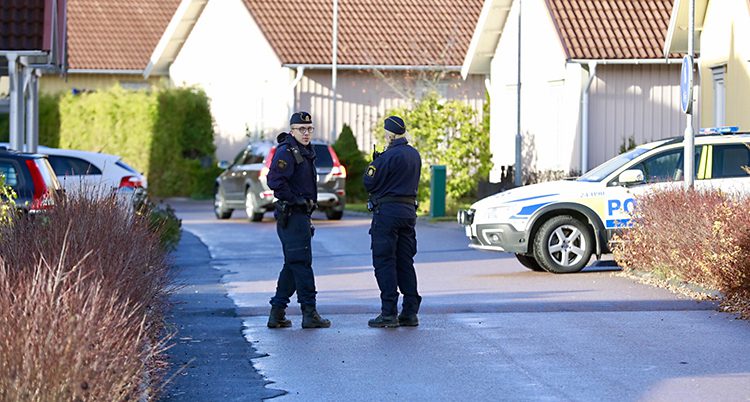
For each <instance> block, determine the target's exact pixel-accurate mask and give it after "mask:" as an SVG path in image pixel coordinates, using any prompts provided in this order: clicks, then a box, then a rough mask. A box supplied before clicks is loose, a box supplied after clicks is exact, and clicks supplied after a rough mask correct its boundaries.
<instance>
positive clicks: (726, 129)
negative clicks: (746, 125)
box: [700, 126, 740, 134]
mask: <svg viewBox="0 0 750 402" xmlns="http://www.w3.org/2000/svg"><path fill="white" fill-rule="evenodd" d="M738 131H740V128H739V127H738V126H722V127H706V128H702V129H701V130H700V133H701V134H732V133H736V132H738Z"/></svg>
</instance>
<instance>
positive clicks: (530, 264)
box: [516, 254, 544, 272]
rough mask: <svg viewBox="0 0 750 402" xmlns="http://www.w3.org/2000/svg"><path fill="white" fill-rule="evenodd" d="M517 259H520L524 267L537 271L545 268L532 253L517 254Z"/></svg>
mask: <svg viewBox="0 0 750 402" xmlns="http://www.w3.org/2000/svg"><path fill="white" fill-rule="evenodd" d="M516 259H518V262H520V263H521V265H523V266H524V267H526V268H528V269H530V270H532V271H537V272H542V271H544V268H542V266H541V265H539V262H537V260H536V258H534V257H533V256H530V255H523V254H516Z"/></svg>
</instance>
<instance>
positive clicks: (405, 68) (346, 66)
mask: <svg viewBox="0 0 750 402" xmlns="http://www.w3.org/2000/svg"><path fill="white" fill-rule="evenodd" d="M281 66H282V67H287V68H292V69H296V68H299V67H301V68H304V69H310V70H330V69H333V64H310V63H284V64H282V65H281ZM336 69H337V70H390V71H409V70H410V71H417V70H418V71H461V66H439V65H391V64H337V65H336Z"/></svg>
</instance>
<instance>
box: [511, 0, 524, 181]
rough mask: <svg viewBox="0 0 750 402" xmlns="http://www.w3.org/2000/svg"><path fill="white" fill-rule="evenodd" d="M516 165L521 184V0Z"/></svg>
mask: <svg viewBox="0 0 750 402" xmlns="http://www.w3.org/2000/svg"><path fill="white" fill-rule="evenodd" d="M516 87H517V88H516V166H515V169H513V170H514V172H515V177H514V183H515V185H516V186H520V185H521V178H522V177H523V176H522V174H521V169H522V166H521V164H522V161H521V146H522V145H523V138H522V137H521V0H519V1H518V77H517V85H516Z"/></svg>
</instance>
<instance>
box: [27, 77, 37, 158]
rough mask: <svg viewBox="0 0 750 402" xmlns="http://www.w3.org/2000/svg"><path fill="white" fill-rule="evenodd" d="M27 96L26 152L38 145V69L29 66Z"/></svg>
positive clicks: (34, 149) (35, 149) (34, 151)
mask: <svg viewBox="0 0 750 402" xmlns="http://www.w3.org/2000/svg"><path fill="white" fill-rule="evenodd" d="M29 70H30V71H29V74H28V75H27V79H28V80H29V81H28V82H29V96H27V97H26V149H25V150H26V152H32V153H36V151H37V149H38V146H39V75H38V73H39V70H38V69H36V68H29Z"/></svg>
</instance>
